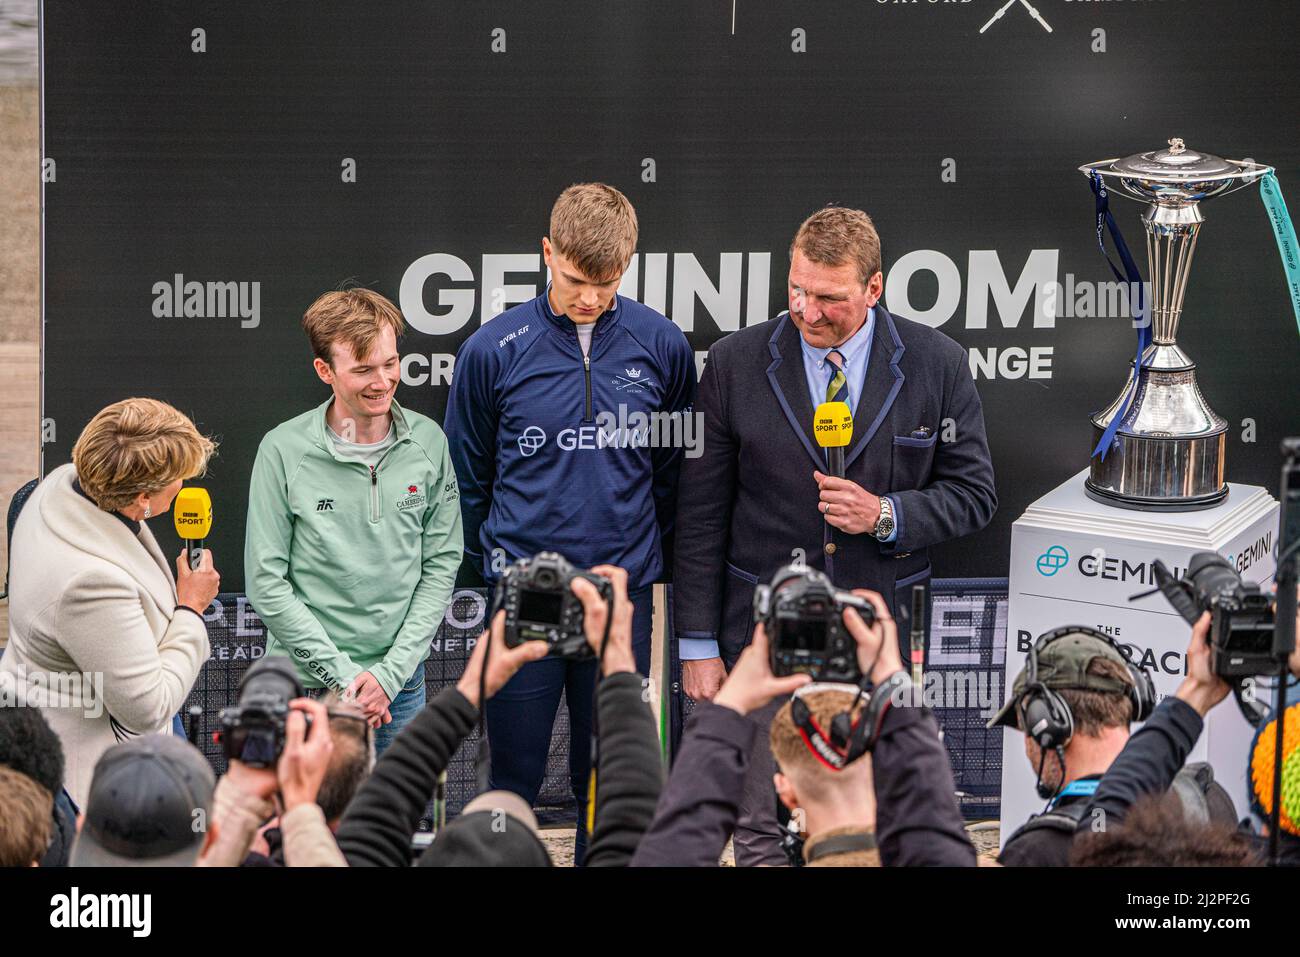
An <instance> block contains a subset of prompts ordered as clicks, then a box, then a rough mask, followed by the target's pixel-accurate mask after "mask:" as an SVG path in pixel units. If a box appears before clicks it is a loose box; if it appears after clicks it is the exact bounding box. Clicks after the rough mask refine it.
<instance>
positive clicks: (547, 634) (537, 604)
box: [493, 552, 614, 659]
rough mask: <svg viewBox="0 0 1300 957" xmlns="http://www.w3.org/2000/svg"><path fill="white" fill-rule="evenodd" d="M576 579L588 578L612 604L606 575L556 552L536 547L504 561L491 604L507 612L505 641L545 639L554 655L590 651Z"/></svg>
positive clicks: (582, 654) (515, 643)
mask: <svg viewBox="0 0 1300 957" xmlns="http://www.w3.org/2000/svg"><path fill="white" fill-rule="evenodd" d="M575 579H585V580H586V581H587V582H589V583H591V585H592V586H594V587H595V589H596V590H597V592H598V593H599V595H600V597H601V599H603V600H604V602H605V603H606V604H607V605H608V606H610V607H612V606H613V603H614V588H613V585H612V584H611V583H610V580H609V579H608V578H606V577H604V576H603V575H599V574H596V573H595V572H594V571H583V570H581V569H576V568H574V567H573V566H572V565H570V564H569V563H568V562H567V561H566V560H565V559H564V557H563V556H562V555H559V554H557V553H555V552H539V553H538V554H537V555H535V556H533V557H532V558H523V559H520V560H519V561H517V562H515V563H514V564H513V565H510V566H509V567H507V568H506V570H505V571H504V572H502V574H501V580H500V581H499V582H498V583H497V588H496V594H495V596H494V599H493V608H494V609H498V608H499V609H502V610H503V611H505V613H506V618H505V643H506V647H507V648H517V647H518V646H519V645H521V644H523V643H524V642H526V641H544V642H546V643H547V645H548V646H549V648H550V654H551V655H553V656H554V657H557V658H574V659H581V658H589V657H591V655H592V650H591V647H590V645H589V644H588V642H587V636H586V633H585V628H584V622H585V621H586V618H587V611H586V609H585V608H584V607H583V603H582V601H581V600H580V599H579V598H578V596H577V595H576V594H575V593H574V591H573V589H572V587H571V586H572V584H573V582H574V580H575Z"/></svg>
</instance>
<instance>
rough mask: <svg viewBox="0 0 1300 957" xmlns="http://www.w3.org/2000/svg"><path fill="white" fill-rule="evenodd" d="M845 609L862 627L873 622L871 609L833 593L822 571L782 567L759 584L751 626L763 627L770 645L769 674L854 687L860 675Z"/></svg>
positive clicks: (843, 593) (860, 600) (855, 597)
mask: <svg viewBox="0 0 1300 957" xmlns="http://www.w3.org/2000/svg"><path fill="white" fill-rule="evenodd" d="M849 609H856V610H857V613H858V615H860V616H861V618H862V620H864V621H866V622H868V623H869V622H873V621H874V620H875V616H876V611H875V609H874V608H873V607H872V605H871V604H870V603H869V602H868V601H867V600H866V599H864V598H861V597H859V596H858V595H856V594H853V593H850V592H846V591H840V590H838V589H836V588H835V586H834V585H832V584H831V580H830V579H829V578H827V577H826V575H824V574H823V573H822V572H819V571H817V570H816V569H813V568H806V567H804V566H802V565H787V566H786V567H784V568H781V569H779V570H778V571H777V573H776V574H775V575H773V576H772V582H771V584H770V585H759V586H758V587H757V588H756V589H755V590H754V623H755V624H756V625H762V626H763V628H764V631H765V633H766V634H767V636H768V637H769V639H770V641H771V669H772V673H773V674H774V675H777V676H778V677H783V676H785V675H791V674H806V675H810V676H811V677H812V678H813V680H814V681H833V682H843V683H846V684H857V683H858V682H859V681H860V680H861V678H862V675H863V671H862V670H860V669H859V666H858V655H857V652H856V650H855V648H856V645H855V642H854V638H853V635H851V634H850V633H849V630H848V629H847V628H846V627H845V625H844V621H845V612H846V611H847V610H849ZM886 617H888V614H887V613H886Z"/></svg>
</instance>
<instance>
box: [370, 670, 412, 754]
mask: <svg viewBox="0 0 1300 957" xmlns="http://www.w3.org/2000/svg"><path fill="white" fill-rule="evenodd" d="M423 710H424V662H423V661H421V662H420V663H419V664H418V665H416V667H415V672H414V673H413V674H412V675H411V677H409V678H407V679H406V684H405V685H403V686H402V690H401V691H399V692H397V697H396V698H394V699H393V700H392V701H390V702H389V703H388V713H389V715H391V716H392V719H393V720H392V721H391V722H390V723H388V724H381V725H380V726H379V728H378V729H377V730H376V731H375V757H376V758H378V757H379V756H380V755H381V754H383V753H384V752H385V751H386V750H388V746H389V745H390V744H392V743H393V739H395V738H396V737H397V736H398V735H399V734H401V733H402V729H403V728H405V727H406V726H407V725H408V724H410V723H411V722H412V721H414V720H415V716H416V715H417V714H419V713H420V712H421V711H423Z"/></svg>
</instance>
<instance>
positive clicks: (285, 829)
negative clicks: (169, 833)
mask: <svg viewBox="0 0 1300 957" xmlns="http://www.w3.org/2000/svg"><path fill="white" fill-rule="evenodd" d="M289 707H290V709H291V710H290V712H289V715H288V717H287V718H286V720H285V729H284V750H283V752H282V753H281V754H280V757H279V759H278V760H277V761H276V762H275V767H274V768H254V767H251V766H250V765H248V764H245V763H244V762H243V761H239V760H236V759H232V760H231V761H230V766H229V769H228V770H227V772H226V774H225V776H224V777H223V778H222V779H221V780H220V781H219V782H218V783H217V789H216V794H215V795H214V797H213V818H214V819H215V821H216V823H217V836H216V839H215V841H214V843H213V845H212V846H211V847H210V848H208V850H207V851H206V852H205V853H204V854H203V856H202V857H201V858H200V859H199V862H198V863H199V866H200V867H236V866H238V865H239V864H240V862H242V861H243V860H244V858H245V856H246V855H247V853H248V849H249V846H250V845H251V844H252V842H253V838H254V836H255V835H256V833H257V829H258V828H259V827H261V825H262V823H263V822H264V821H266V820H267V819H268V818H270V817H272V816H273V815H275V813H276V810H277V804H278V806H279V819H280V831H281V835H282V838H283V842H284V861H285V864H287V865H288V866H289V867H345V866H347V862H346V861H345V860H344V858H343V855H342V854H341V853H340V851H339V849H338V846H337V845H336V844H335V843H334V838H333V836H332V835H331V834H330V830H329V827H328V825H327V824H326V821H325V814H324V812H323V811H322V810H321V808H320V806H319V805H318V804H317V803H316V797H317V794H318V793H319V792H320V788H321V782H322V781H323V780H324V779H325V773H326V771H327V770H328V768H329V764H330V755H331V754H332V752H333V750H334V744H333V741H332V739H331V737H330V718H329V712H328V711H327V710H326V708H325V706H324V705H323V704H321V703H320V702H319V701H313V700H311V699H310V698H296V699H294V700H293V701H290V702H289ZM307 717H310V719H311V724H310V726H308V724H307Z"/></svg>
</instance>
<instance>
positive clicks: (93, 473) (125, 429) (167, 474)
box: [72, 399, 217, 512]
mask: <svg viewBox="0 0 1300 957" xmlns="http://www.w3.org/2000/svg"><path fill="white" fill-rule="evenodd" d="M216 448H217V444H216V443H215V442H213V441H212V440H211V439H210V438H208V437H207V436H204V435H200V434H199V430H198V429H196V428H195V427H194V423H193V422H191V421H190V420H189V417H188V416H186V415H185V414H184V413H183V412H180V411H178V410H177V409H174V408H172V406H170V405H168V404H167V403H166V402H159V401H158V400H157V399H123V400H122V401H121V402H114V403H113V404H112V405H110V406H108V407H107V408H105V409H102V410H101V411H100V412H99V413H98V414H97V415H96V416H95V417H94V418H93V419H91V420H90V423H89V424H88V425H87V426H86V427H85V428H84V429H82V431H81V436H80V437H79V438H78V439H77V444H76V445H74V446H73V447H72V463H73V465H74V467H75V468H76V470H77V479H78V480H79V481H80V482H81V488H82V491H84V492H85V493H86V494H87V495H89V496H90V498H91V499H93V500H94V502H95V504H96V505H98V506H99V507H100V508H102V509H103V510H104V511H106V512H115V511H118V510H119V509H122V508H125V507H126V506H128V505H130V504H131V503H132V502H133V501H135V499H136V496H138V495H139V494H140V493H141V492H144V493H145V494H146V495H152V494H154V493H155V492H158V491H160V490H161V489H164V488H166V487H167V486H168V485H170V484H171V483H172V482H175V481H176V480H177V479H187V478H193V477H194V476H196V475H201V474H202V473H203V472H204V471H205V470H206V469H207V465H208V460H209V459H210V458H211V457H212V454H213V453H214V452H215V451H216Z"/></svg>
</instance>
